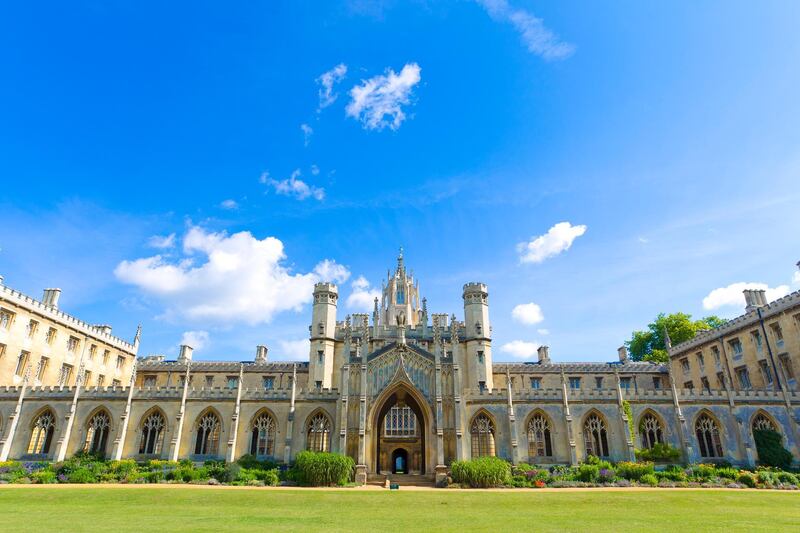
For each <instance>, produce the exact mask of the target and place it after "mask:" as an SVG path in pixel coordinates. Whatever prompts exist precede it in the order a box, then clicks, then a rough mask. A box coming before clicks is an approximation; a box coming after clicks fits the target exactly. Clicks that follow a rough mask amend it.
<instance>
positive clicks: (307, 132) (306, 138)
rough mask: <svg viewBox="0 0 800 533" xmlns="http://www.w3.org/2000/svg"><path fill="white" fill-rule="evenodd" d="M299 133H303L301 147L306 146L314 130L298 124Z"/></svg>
mask: <svg viewBox="0 0 800 533" xmlns="http://www.w3.org/2000/svg"><path fill="white" fill-rule="evenodd" d="M300 131H302V132H303V146H308V143H310V142H311V136H312V135H313V134H314V129H313V128H312V127H311V126H309V125H308V124H300Z"/></svg>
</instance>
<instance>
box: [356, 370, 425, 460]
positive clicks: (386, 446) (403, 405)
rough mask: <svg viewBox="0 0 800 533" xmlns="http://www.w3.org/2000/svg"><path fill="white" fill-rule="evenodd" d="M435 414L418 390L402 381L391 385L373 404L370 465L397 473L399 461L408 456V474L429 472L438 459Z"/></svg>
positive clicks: (369, 447) (370, 432) (369, 445)
mask: <svg viewBox="0 0 800 533" xmlns="http://www.w3.org/2000/svg"><path fill="white" fill-rule="evenodd" d="M432 421H433V414H432V412H431V410H430V406H428V404H427V402H426V401H425V398H424V396H422V395H421V394H420V393H419V391H418V390H416V389H415V388H414V387H413V386H412V385H410V384H408V383H405V382H401V383H399V384H397V385H395V386H394V387H391V386H390V387H388V388H387V389H386V390H384V391H383V393H381V394H380V395H379V396H378V398H376V400H375V402H374V403H373V410H372V416H370V427H369V428H368V429H369V431H368V433H369V438H370V440H369V441H368V443H369V444H368V450H369V452H371V453H370V454H369V455H371V456H372V457H367V464H368V465H369V467H370V470H372V471H373V472H375V473H378V474H389V473H396V465H395V460H396V459H397V458H398V457H402V458H403V459H404V463H405V464H404V465H403V466H404V467H405V469H406V472H405V473H407V474H428V473H429V469H431V467H432V465H433V464H434V462H435V453H433V452H431V451H430V450H428V447H429V445H430V443H429V440H430V435H431V428H430V424H431V423H432Z"/></svg>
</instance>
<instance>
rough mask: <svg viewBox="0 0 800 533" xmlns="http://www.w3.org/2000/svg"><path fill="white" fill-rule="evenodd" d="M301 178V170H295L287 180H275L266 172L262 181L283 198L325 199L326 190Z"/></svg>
mask: <svg viewBox="0 0 800 533" xmlns="http://www.w3.org/2000/svg"><path fill="white" fill-rule="evenodd" d="M300 176H301V172H300V169H299V168H298V169H295V170H294V172H292V175H291V176H289V177H288V178H287V179H285V180H276V179H273V178H271V177H269V173H268V172H265V173H264V174H262V175H261V180H260V181H261V183H265V184H266V185H267V186H269V187H272V189H273V190H274V191H275V193H276V194H281V195H283V196H291V197H293V198H296V199H298V200H305V199H306V198H308V197H311V198H314V199H315V200H324V199H325V189H323V188H322V187H315V186H314V185H309V184H308V183H306V182H305V181H303V180H301V179H300Z"/></svg>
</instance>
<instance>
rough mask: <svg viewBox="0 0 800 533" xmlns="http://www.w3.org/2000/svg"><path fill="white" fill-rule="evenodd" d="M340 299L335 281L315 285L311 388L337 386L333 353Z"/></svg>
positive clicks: (311, 328)
mask: <svg viewBox="0 0 800 533" xmlns="http://www.w3.org/2000/svg"><path fill="white" fill-rule="evenodd" d="M338 299H339V291H338V289H337V288H336V285H334V284H333V283H317V284H316V285H314V307H313V311H312V314H311V326H310V327H309V330H310V334H311V336H310V338H311V347H310V353H309V379H308V386H309V387H317V388H324V389H329V388H331V387H332V386H333V367H334V365H333V352H334V335H335V331H336V303H337V301H338Z"/></svg>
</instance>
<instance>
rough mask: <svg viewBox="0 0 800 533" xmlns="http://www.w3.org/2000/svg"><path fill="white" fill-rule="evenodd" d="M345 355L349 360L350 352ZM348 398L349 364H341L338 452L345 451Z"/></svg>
mask: <svg viewBox="0 0 800 533" xmlns="http://www.w3.org/2000/svg"><path fill="white" fill-rule="evenodd" d="M345 357H346V358H347V359H348V360H349V359H350V353H349V352H345ZM349 400H350V365H349V364H345V365H344V366H342V387H341V394H340V395H339V453H341V454H346V453H347V415H348V402H349Z"/></svg>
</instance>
